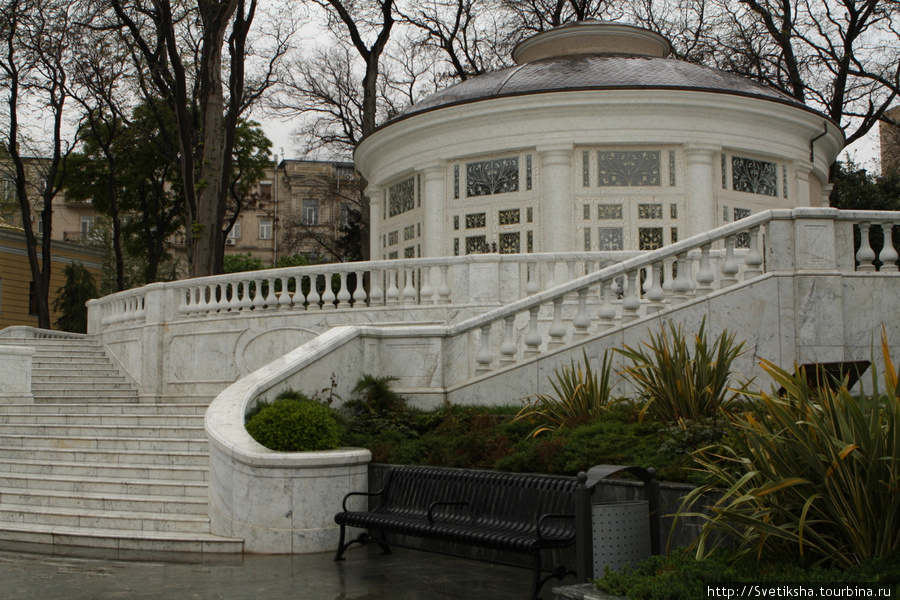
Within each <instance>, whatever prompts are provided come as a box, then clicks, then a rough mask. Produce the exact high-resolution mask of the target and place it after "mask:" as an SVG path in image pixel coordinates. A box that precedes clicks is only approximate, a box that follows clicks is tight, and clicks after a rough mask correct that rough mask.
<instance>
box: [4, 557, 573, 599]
mask: <svg viewBox="0 0 900 600" xmlns="http://www.w3.org/2000/svg"><path fill="white" fill-rule="evenodd" d="M553 583H556V582H555V580H554V581H552V582H550V583H548V584H547V585H546V586H545V587H544V590H543V593H542V597H543V598H545V599H546V598H550V596H551V594H550V587H551V586H552V584H553ZM571 583H573V579H572V578H568V579H566V580H565V581H564V582H563V584H571ZM530 590H531V574H530V572H529V571H527V570H525V569H517V568H513V567H505V566H497V565H491V564H486V563H482V562H477V561H471V560H463V559H457V558H451V557H445V556H440V555H435V554H429V553H426V552H415V551H410V550H404V549H397V550H395V551H394V554H393V555H391V556H382V555H381V554H380V553H379V549H378V548H377V547H376V546H372V547H365V548H358V549H354V550H351V551H349V552H348V553H347V560H346V561H344V562H339V563H336V562H334V561H333V560H332V555H331V554H330V553H329V554H312V555H304V556H253V555H245V556H238V557H215V556H213V557H212V559H211V562H205V563H204V562H200V563H195V564H188V563H182V564H178V563H172V562H163V561H157V560H146V559H145V560H143V561H135V562H132V561H122V560H104V559H97V558H72V557H60V556H48V555H40V554H30V553H24V552H16V551H13V550H12V549H4V550H0V599H3V600H7V599H9V600H32V599H34V600H57V599H58V600H106V599H119V598H121V599H123V600H125V599H127V600H150V599H154V600H156V599H166V600H169V599H172V600H182V599H185V600H213V599H214V600H232V599H233V600H281V599H285V600H287V599H290V600H451V599H453V600H457V599H459V600H470V599H481V598H483V599H485V600H527V599H528V598H529V593H530Z"/></svg>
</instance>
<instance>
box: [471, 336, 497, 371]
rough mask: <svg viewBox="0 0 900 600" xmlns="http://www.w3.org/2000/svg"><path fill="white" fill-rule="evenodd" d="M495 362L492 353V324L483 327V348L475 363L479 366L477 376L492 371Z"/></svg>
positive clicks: (476, 369)
mask: <svg viewBox="0 0 900 600" xmlns="http://www.w3.org/2000/svg"><path fill="white" fill-rule="evenodd" d="M493 360H494V354H493V352H491V323H486V324H484V325H482V326H481V348H480V349H479V350H478V354H476V355H475V362H476V363H478V366H477V367H476V368H475V374H476V375H484V374H485V373H489V372H490V371H491V362H493Z"/></svg>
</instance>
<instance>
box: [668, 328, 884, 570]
mask: <svg viewBox="0 0 900 600" xmlns="http://www.w3.org/2000/svg"><path fill="white" fill-rule="evenodd" d="M882 354H883V357H884V365H885V372H884V377H885V380H886V384H887V393H886V395H884V396H880V395H879V391H878V381H877V377H876V376H874V375H873V387H874V392H875V393H874V396H868V397H867V396H865V395H863V394H860V395H859V397H853V396H852V395H851V394H850V393H849V392H848V391H847V388H846V387H845V386H840V387H839V388H838V389H837V390H831V389H829V386H827V385H821V386H818V389H817V391H815V392H813V391H812V390H811V389H810V384H809V382H808V381H807V377H806V374H805V373H804V372H802V371H801V372H799V373H797V374H795V375H791V374H789V373H788V372H787V371H785V370H783V369H780V368H778V367H776V366H775V365H773V364H772V363H768V362H764V363H763V368H764V369H765V371H766V372H767V373H768V374H769V375H770V376H771V377H772V378H773V379H774V380H775V383H776V385H781V386H783V387H784V389H785V390H786V391H785V392H784V395H783V397H777V396H770V395H768V394H764V393H761V394H758V395H757V396H758V399H759V401H760V402H761V404H762V406H763V410H762V411H761V412H760V413H759V414H757V415H755V416H754V415H752V414H744V415H736V416H733V417H732V428H731V429H732V431H731V432H730V435H729V442H728V444H727V445H725V446H723V447H722V448H719V449H707V450H705V451H701V452H698V453H697V455H696V458H697V461H698V463H699V464H700V465H701V466H702V468H703V469H705V470H706V471H707V472H708V473H709V474H710V475H711V476H712V477H713V478H714V479H715V481H716V483H715V484H714V485H710V486H704V487H700V488H697V489H695V490H694V491H693V492H692V493H691V494H690V495H689V496H688V497H686V499H685V504H688V503H690V502H691V501H693V500H696V499H698V498H699V497H700V496H701V495H702V494H704V493H705V492H708V491H710V490H714V491H718V492H720V493H721V494H722V497H721V500H719V501H717V502H716V503H715V505H714V506H713V507H712V509H713V514H712V516H707V517H704V518H706V519H707V521H706V523H705V524H704V527H703V530H702V532H701V535H700V537H699V538H698V542H697V543H698V554H700V555H701V556H702V555H703V554H705V553H706V551H707V547H706V546H707V543H708V542H709V540H710V535H711V534H712V533H713V532H726V533H727V534H730V535H732V536H733V537H734V538H735V539H737V540H738V541H739V550H740V551H741V552H742V553H744V554H751V555H756V556H761V555H766V556H773V555H782V556H791V555H797V554H799V555H800V556H802V557H804V558H806V559H807V560H810V561H814V562H822V563H833V564H836V565H839V566H842V567H851V566H853V565H858V564H861V563H862V562H864V561H865V560H867V559H869V558H872V557H880V556H886V555H888V554H890V553H896V552H900V534H898V532H900V469H898V465H897V457H898V456H900V396H898V374H897V371H896V370H895V368H894V365H893V363H892V362H891V358H890V348H889V347H888V344H887V341H886V339H885V338H884V337H883V338H882ZM719 537H720V536H719ZM710 545H714V544H710Z"/></svg>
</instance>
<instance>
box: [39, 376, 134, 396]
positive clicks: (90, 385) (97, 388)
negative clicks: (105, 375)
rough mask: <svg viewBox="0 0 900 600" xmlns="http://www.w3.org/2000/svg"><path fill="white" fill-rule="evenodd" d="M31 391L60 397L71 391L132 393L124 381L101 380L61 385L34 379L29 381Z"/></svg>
mask: <svg viewBox="0 0 900 600" xmlns="http://www.w3.org/2000/svg"><path fill="white" fill-rule="evenodd" d="M31 389H32V391H37V390H41V391H42V392H48V393H49V392H55V393H58V394H61V395H65V393H66V392H71V391H83V392H88V391H94V392H103V391H106V390H109V391H120V390H128V391H134V388H132V387H131V384H129V383H127V382H125V381H102V380H94V381H72V382H69V383H63V382H60V381H54V382H44V381H36V380H34V379H32V380H31Z"/></svg>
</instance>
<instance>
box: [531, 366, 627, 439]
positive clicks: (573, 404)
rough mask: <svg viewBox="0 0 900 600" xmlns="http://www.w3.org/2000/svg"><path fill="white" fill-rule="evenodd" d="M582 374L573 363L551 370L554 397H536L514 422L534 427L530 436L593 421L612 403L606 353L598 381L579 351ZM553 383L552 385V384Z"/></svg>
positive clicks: (609, 368)
mask: <svg viewBox="0 0 900 600" xmlns="http://www.w3.org/2000/svg"><path fill="white" fill-rule="evenodd" d="M582 356H583V357H584V370H582V368H581V363H579V364H578V365H577V366H576V364H575V361H574V360H573V361H572V363H571V364H570V365H569V366H568V367H563V368H561V369H555V370H554V371H553V378H551V379H550V385H551V386H552V387H553V391H554V393H555V395H553V396H549V395H546V394H540V395H537V396H534V397H533V400H532V402H531V403H530V404H528V405H527V406H525V408H523V409H522V410H521V411H520V412H519V414H518V415H516V419H524V420H527V421H529V422H531V423H537V425H536V426H535V428H534V429H533V430H532V432H531V435H533V436H535V437H536V436H538V435H540V434H541V433H544V432H548V431H559V430H560V429H572V428H574V427H577V426H579V425H583V424H584V423H588V422H590V421H592V420H594V419H596V418H597V417H598V416H600V414H601V413H602V412H603V411H604V410H606V409H607V408H608V407H609V405H610V403H613V402H615V399H613V398H612V396H611V395H610V391H611V388H612V386H611V385H610V381H609V377H610V371H611V368H612V364H611V363H612V361H611V358H610V356H609V355H608V353H607V352H604V353H603V359H602V360H601V362H600V377H599V379H598V377H597V374H596V373H594V371H593V370H592V369H591V363H590V361H589V360H588V357H587V352H586V351H584V350H582ZM554 379H555V381H554Z"/></svg>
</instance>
